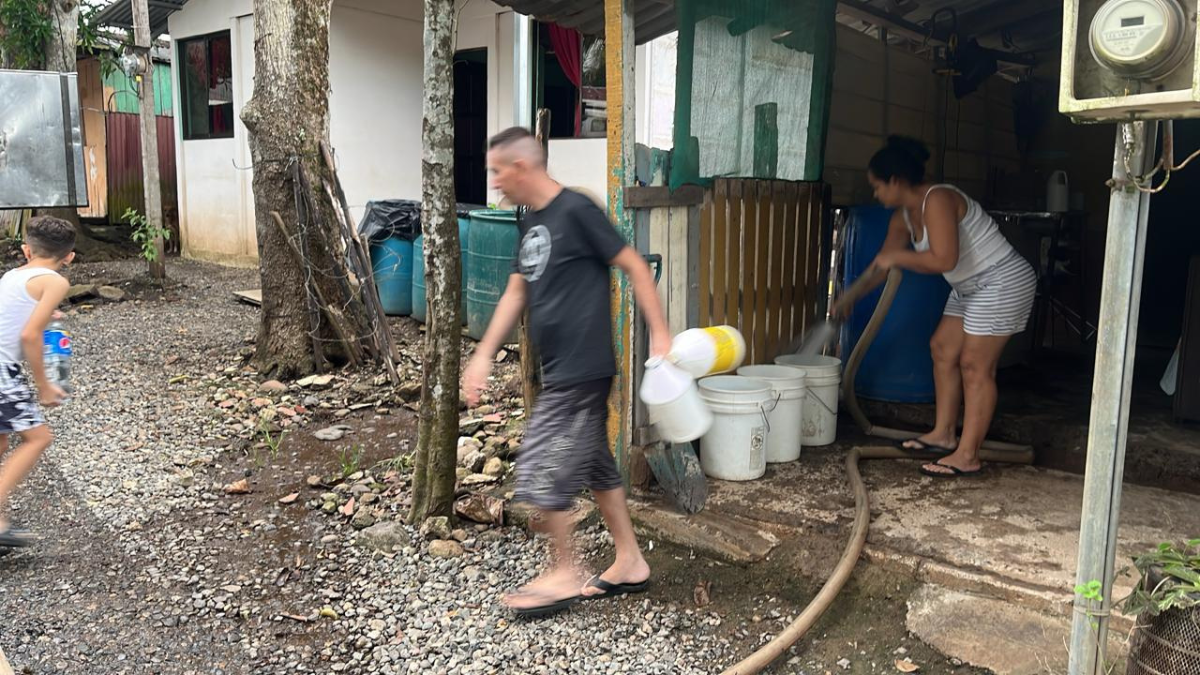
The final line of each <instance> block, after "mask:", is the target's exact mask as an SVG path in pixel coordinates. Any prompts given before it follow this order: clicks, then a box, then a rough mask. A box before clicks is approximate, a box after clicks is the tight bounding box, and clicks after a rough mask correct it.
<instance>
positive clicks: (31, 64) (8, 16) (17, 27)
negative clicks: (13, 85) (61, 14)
mask: <svg viewBox="0 0 1200 675" xmlns="http://www.w3.org/2000/svg"><path fill="white" fill-rule="evenodd" d="M0 24H2V25H3V26H4V29H3V31H0V49H3V50H4V53H5V54H7V55H8V58H9V61H10V62H11V63H12V66H13V67H14V68H16V69H18V70H29V69H35V68H38V67H40V66H41V65H42V63H43V62H44V60H45V51H46V42H47V41H49V40H50V38H51V37H53V36H54V23H53V22H52V21H51V20H50V12H49V10H48V9H47V8H46V6H45V3H44V1H43V0H0Z"/></svg>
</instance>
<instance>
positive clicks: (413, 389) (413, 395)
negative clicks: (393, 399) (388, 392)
mask: <svg viewBox="0 0 1200 675" xmlns="http://www.w3.org/2000/svg"><path fill="white" fill-rule="evenodd" d="M397 393H398V394H400V398H401V399H403V400H405V401H415V400H417V399H419V398H421V383H420V382H406V383H404V384H402V385H400V388H399V389H398V390H397Z"/></svg>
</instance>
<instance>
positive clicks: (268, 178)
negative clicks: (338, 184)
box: [242, 0, 368, 378]
mask: <svg viewBox="0 0 1200 675" xmlns="http://www.w3.org/2000/svg"><path fill="white" fill-rule="evenodd" d="M331 5H332V0H256V1H255V3H254V34H255V36H256V39H255V42H254V64H255V76H254V93H253V95H252V96H251V98H250V100H249V101H248V102H247V103H246V107H245V108H244V109H243V111H242V121H243V122H244V123H245V124H246V128H247V129H248V130H249V132H250V136H249V141H250V155H251V158H252V161H253V163H254V182H253V188H254V209H255V219H256V226H257V227H256V231H257V238H258V254H259V258H258V259H259V263H258V268H259V275H260V276H261V279H262V294H263V305H262V312H261V321H260V323H259V330H258V351H257V354H256V361H257V362H258V367H259V371H260V372H262V373H264V374H269V375H270V376H273V377H277V378H292V377H297V376H300V375H304V374H307V373H311V372H313V370H314V368H315V364H316V354H315V353H314V340H313V335H312V332H311V328H310V323H309V322H310V318H311V314H310V311H309V304H308V299H309V298H308V293H309V292H314V293H315V292H316V287H317V286H319V287H320V288H319V294H318V297H321V298H324V300H325V301H326V303H327V306H328V307H331V308H334V309H335V311H336V310H341V311H342V312H344V313H345V315H346V316H345V318H346V323H347V325H348V326H349V328H351V329H352V334H353V335H365V334H367V328H366V326H367V325H368V322H367V320H366V315H365V312H364V310H363V306H362V302H361V300H360V296H359V294H358V289H357V287H356V285H355V284H354V283H353V282H352V280H351V279H350V278H349V277H348V276H347V275H346V274H345V272H344V271H345V270H346V264H345V259H344V254H343V251H342V246H341V243H340V242H341V234H340V229H339V226H338V221H337V219H336V215H335V212H334V210H333V203H332V201H331V199H330V197H329V196H328V195H327V194H326V192H325V188H324V184H325V183H326V182H328V181H329V179H330V172H329V171H328V170H327V169H326V168H325V166H324V163H323V161H322V158H321V157H322V156H321V149H320V144H321V143H322V142H326V143H327V142H328V139H329V20H330V10H331ZM297 165H298V166H297ZM297 168H298V169H299V170H300V171H301V172H303V173H304V175H305V176H306V177H307V180H308V187H309V189H308V191H307V192H306V191H304V190H302V189H301V188H300V187H299V186H298V185H297V184H296V183H297V181H296V178H295V176H296V175H297V171H296V169H297ZM297 194H300V195H301V196H302V197H303V199H302V201H303V202H304V204H303V205H304V213H303V217H301V213H300V209H298V208H297V201H298V200H297ZM273 212H274V213H277V214H279V216H280V218H281V219H282V220H283V222H284V223H286V224H287V225H286V227H287V231H288V232H290V233H291V234H292V235H293V236H295V237H297V238H298V239H299V240H300V241H299V242H298V243H299V244H300V245H299V246H297V247H296V248H297V249H299V250H301V251H304V253H305V255H306V256H307V258H308V260H307V265H301V264H299V263H298V261H297V260H296V259H295V257H294V254H293V248H292V246H293V245H295V244H296V243H297V242H292V243H291V244H289V242H288V240H287V239H286V238H285V235H284V234H283V233H282V231H281V229H280V227H278V226H277V225H276V224H275V222H274V219H273V218H274V217H273V216H272V215H271V214H272V213H273ZM306 282H307V285H306ZM320 332H321V334H320V335H319V336H318V337H320V338H322V339H323V340H330V341H331V342H336V336H335V334H334V333H333V332H332V330H331V329H330V327H329V324H328V323H327V322H326V323H323V324H322V327H321V329H320Z"/></svg>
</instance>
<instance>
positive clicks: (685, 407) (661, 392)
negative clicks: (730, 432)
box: [638, 356, 713, 443]
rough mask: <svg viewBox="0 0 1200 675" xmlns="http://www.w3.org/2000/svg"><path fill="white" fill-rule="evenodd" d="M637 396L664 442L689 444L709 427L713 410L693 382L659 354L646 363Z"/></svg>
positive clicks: (686, 374) (690, 377) (687, 375)
mask: <svg viewBox="0 0 1200 675" xmlns="http://www.w3.org/2000/svg"><path fill="white" fill-rule="evenodd" d="M638 396H639V397H640V398H641V399H642V403H645V404H646V412H647V414H648V416H649V418H650V423H651V424H653V425H654V426H655V428H656V429H657V430H658V436H659V438H661V439H663V440H664V441H669V442H671V443H688V442H691V441H694V440H696V439H697V438H700V437H701V436H703V435H704V434H705V432H707V431H708V429H709V427H711V426H712V419H713V417H712V412H710V411H709V409H708V406H706V405H705V404H704V401H703V400H702V399H701V398H700V392H699V390H698V389H697V388H696V381H695V380H693V379H692V376H691V375H689V374H688V373H687V372H686V371H684V370H683V369H682V368H678V367H676V366H674V365H672V364H671V363H669V362H667V361H665V360H663V359H662V358H661V357H657V356H656V357H654V358H652V359H650V360H649V361H647V362H646V372H645V374H644V375H643V376H642V386H641V389H639V390H638Z"/></svg>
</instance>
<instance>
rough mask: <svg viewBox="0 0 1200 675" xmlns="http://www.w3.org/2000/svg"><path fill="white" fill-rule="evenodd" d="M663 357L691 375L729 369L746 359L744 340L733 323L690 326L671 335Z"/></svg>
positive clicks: (727, 371)
mask: <svg viewBox="0 0 1200 675" xmlns="http://www.w3.org/2000/svg"><path fill="white" fill-rule="evenodd" d="M667 359H668V360H670V361H671V362H672V363H674V364H675V365H677V366H679V367H680V368H683V369H684V370H686V371H688V372H689V373H691V374H692V377H704V376H706V375H720V374H721V373H732V372H733V371H735V370H737V368H738V366H740V365H742V361H744V360H745V359H746V340H745V338H743V337H742V334H741V333H739V332H738V330H737V329H736V328H734V327H733V326H712V327H710V328H692V329H690V330H685V331H683V332H682V333H680V334H679V335H676V336H675V339H674V340H672V341H671V353H670V354H668V355H667Z"/></svg>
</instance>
